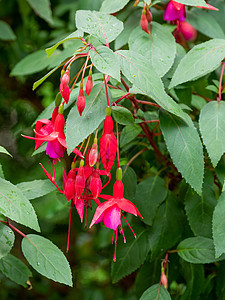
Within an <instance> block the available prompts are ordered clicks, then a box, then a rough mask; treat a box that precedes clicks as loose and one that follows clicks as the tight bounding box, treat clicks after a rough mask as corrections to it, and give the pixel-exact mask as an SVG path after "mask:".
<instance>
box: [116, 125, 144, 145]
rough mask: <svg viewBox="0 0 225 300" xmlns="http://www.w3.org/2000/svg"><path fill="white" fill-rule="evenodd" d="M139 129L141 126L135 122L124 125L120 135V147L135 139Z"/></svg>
mask: <svg viewBox="0 0 225 300" xmlns="http://www.w3.org/2000/svg"><path fill="white" fill-rule="evenodd" d="M141 130H142V129H141V127H140V126H138V125H136V124H133V125H127V126H125V127H124V128H123V130H122V132H121V135H120V147H123V146H124V145H126V144H127V143H129V142H131V141H132V140H133V139H135V138H136V136H137V135H138V134H139V133H140V132H141Z"/></svg>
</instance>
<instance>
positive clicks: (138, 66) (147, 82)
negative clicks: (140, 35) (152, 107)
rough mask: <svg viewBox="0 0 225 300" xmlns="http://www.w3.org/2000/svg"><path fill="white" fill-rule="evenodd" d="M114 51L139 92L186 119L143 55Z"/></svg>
mask: <svg viewBox="0 0 225 300" xmlns="http://www.w3.org/2000/svg"><path fill="white" fill-rule="evenodd" d="M116 53H117V54H118V56H119V57H120V62H121V69H122V72H123V74H124V75H125V76H126V77H127V79H128V80H129V81H130V82H132V83H133V84H134V86H135V89H136V87H138V91H139V92H140V93H142V94H144V95H147V96H149V97H151V98H153V99H154V100H155V101H156V102H157V103H158V104H159V105H160V106H162V107H163V108H164V109H166V110H168V111H169V112H171V113H173V114H175V115H177V116H180V117H181V118H184V119H186V114H185V113H184V112H183V111H182V109H181V108H180V106H179V105H178V104H177V103H176V102H175V101H174V100H173V99H172V98H170V97H169V96H168V95H167V94H166V92H165V90H164V86H163V84H162V81H161V79H160V78H159V76H158V75H157V74H156V73H155V71H154V70H153V67H152V65H151V63H150V62H148V61H146V58H145V57H144V56H142V55H140V54H138V53H136V52H134V51H126V50H121V51H117V52H116Z"/></svg>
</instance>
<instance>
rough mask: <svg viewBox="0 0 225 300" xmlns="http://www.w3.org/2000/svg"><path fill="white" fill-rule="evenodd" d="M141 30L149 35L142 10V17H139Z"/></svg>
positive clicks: (144, 13) (146, 21)
mask: <svg viewBox="0 0 225 300" xmlns="http://www.w3.org/2000/svg"><path fill="white" fill-rule="evenodd" d="M141 28H142V29H143V30H144V31H145V32H146V33H149V31H148V20H147V17H146V12H145V11H144V10H143V12H142V15H141Z"/></svg>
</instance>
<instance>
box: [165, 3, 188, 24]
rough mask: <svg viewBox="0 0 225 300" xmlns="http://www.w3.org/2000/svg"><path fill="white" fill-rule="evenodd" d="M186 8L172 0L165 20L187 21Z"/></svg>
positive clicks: (167, 8) (166, 11)
mask: <svg viewBox="0 0 225 300" xmlns="http://www.w3.org/2000/svg"><path fill="white" fill-rule="evenodd" d="M185 18H186V8H185V5H184V4H181V3H178V2H176V1H174V0H170V2H169V3H168V5H167V7H166V10H165V13H164V15H163V19H164V20H165V21H176V20H179V21H185Z"/></svg>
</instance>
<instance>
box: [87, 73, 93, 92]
mask: <svg viewBox="0 0 225 300" xmlns="http://www.w3.org/2000/svg"><path fill="white" fill-rule="evenodd" d="M92 88H93V81H92V75H88V79H87V83H86V94H87V95H89V94H90V92H91V91H92Z"/></svg>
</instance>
